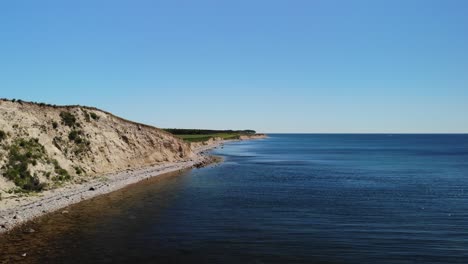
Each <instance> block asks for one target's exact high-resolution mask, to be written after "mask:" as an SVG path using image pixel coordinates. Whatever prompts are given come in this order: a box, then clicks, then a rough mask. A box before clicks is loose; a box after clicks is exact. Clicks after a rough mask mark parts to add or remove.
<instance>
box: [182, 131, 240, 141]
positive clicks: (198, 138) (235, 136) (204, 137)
mask: <svg viewBox="0 0 468 264" xmlns="http://www.w3.org/2000/svg"><path fill="white" fill-rule="evenodd" d="M176 136H177V137H179V138H182V139H183V140H185V141H189V142H203V141H208V140H210V139H211V138H217V137H220V138H222V139H224V140H228V139H239V137H240V136H241V134H239V133H232V134H230V133H218V134H205V135H176Z"/></svg>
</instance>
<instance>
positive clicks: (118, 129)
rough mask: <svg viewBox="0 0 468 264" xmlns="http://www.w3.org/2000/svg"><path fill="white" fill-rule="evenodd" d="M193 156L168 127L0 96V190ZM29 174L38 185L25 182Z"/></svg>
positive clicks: (46, 183)
mask: <svg viewBox="0 0 468 264" xmlns="http://www.w3.org/2000/svg"><path fill="white" fill-rule="evenodd" d="M192 155H193V153H192V151H191V148H190V146H189V145H188V144H187V143H185V142H183V141H182V140H180V139H178V138H176V137H174V136H172V135H171V134H169V133H167V132H165V131H162V130H160V129H157V128H154V127H151V126H146V125H142V124H138V123H134V122H130V121H127V120H124V119H122V118H119V117H116V116H114V115H112V114H110V113H107V112H104V111H101V110H99V109H95V108H87V107H81V106H68V107H53V106H48V105H43V104H33V103H26V102H11V101H6V100H0V175H1V176H0V192H2V191H3V192H6V191H8V190H11V189H12V188H18V186H22V187H26V189H28V188H30V187H32V189H34V186H38V185H40V186H41V188H50V187H52V186H53V185H54V184H58V183H60V182H61V181H79V180H80V179H83V178H85V177H88V176H93V175H99V174H104V173H109V172H115V171H118V170H123V169H127V168H134V167H140V166H146V165H150V164H155V163H159V162H164V161H179V160H186V159H190V158H191V156H192ZM15 177H16V178H15ZM18 177H19V179H18ZM28 177H31V179H25V182H26V183H27V181H32V183H31V182H30V183H29V184H32V185H34V186H29V185H27V184H26V185H24V184H25V182H22V178H28Z"/></svg>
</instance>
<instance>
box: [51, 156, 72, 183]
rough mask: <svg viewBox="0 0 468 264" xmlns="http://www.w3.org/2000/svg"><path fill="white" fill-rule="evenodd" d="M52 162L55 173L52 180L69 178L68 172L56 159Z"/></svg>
mask: <svg viewBox="0 0 468 264" xmlns="http://www.w3.org/2000/svg"><path fill="white" fill-rule="evenodd" d="M52 164H54V171H55V173H56V174H57V175H56V176H55V177H53V178H52V180H53V181H56V182H57V181H67V180H70V179H71V177H70V174H69V173H68V171H67V170H66V169H64V168H62V167H61V166H60V165H59V163H58V161H57V160H55V159H54V160H52Z"/></svg>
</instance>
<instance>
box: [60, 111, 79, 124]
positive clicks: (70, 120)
mask: <svg viewBox="0 0 468 264" xmlns="http://www.w3.org/2000/svg"><path fill="white" fill-rule="evenodd" d="M60 117H61V118H62V122H63V124H65V125H67V126H69V127H73V126H75V125H76V117H75V116H74V115H73V114H72V113H70V112H60Z"/></svg>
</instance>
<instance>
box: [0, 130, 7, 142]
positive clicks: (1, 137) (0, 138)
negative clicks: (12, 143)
mask: <svg viewBox="0 0 468 264" xmlns="http://www.w3.org/2000/svg"><path fill="white" fill-rule="evenodd" d="M6 137H7V134H6V133H5V131H3V130H0V142H2V141H3V140H4V139H6Z"/></svg>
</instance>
